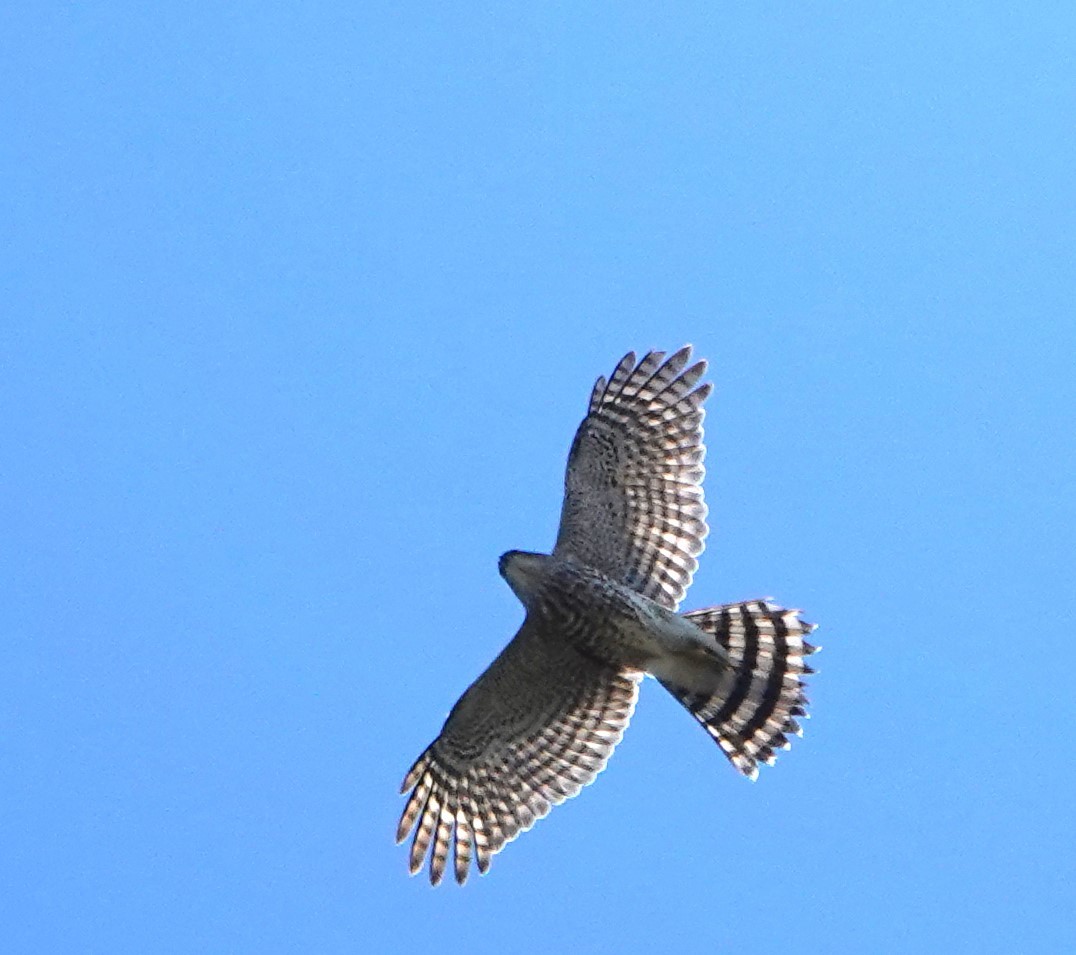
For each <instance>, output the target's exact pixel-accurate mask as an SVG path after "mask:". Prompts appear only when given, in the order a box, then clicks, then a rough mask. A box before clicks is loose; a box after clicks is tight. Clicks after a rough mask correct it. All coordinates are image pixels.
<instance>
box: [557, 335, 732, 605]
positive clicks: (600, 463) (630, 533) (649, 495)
mask: <svg viewBox="0 0 1076 955" xmlns="http://www.w3.org/2000/svg"><path fill="white" fill-rule="evenodd" d="M690 358H691V346H690V345H685V346H684V347H683V348H681V349H680V350H679V351H677V352H675V353H674V354H673V355H671V356H670V357H669V359H668V360H667V361H663V359H665V353H664V352H650V353H649V354H648V355H646V356H644V357H643V359H642V361H640V362H639V363H638V364H636V362H635V353H634V352H629V353H628V354H627V355H625V356H624V358H623V359H622V360H621V362H620V364H619V365H617V367H616V370H615V371H614V372H613V375H612V377H611V378H610V379H609V381H608V382H607V381H606V380H605V379H604V378H599V379H598V381H597V383H596V384H595V385H594V391H593V393H592V394H591V396H590V410H589V412H588V414H587V416H586V418H584V419H583V423H582V424H580V426H579V430H578V431H577V432H576V435H575V441H574V442H573V443H572V450H571V452H570V454H569V456H568V471H567V474H566V475H565V479H564V508H563V511H562V513H561V520H560V531H559V533H558V535H557V545H556V548H555V549H554V551H553V553H554V554H555V555H557V556H564V555H566V554H571V555H574V556H575V557H577V558H578V559H579V560H580V561H581V562H582V563H584V564H586V565H588V566H590V567H594V568H595V569H597V570H600V571H602V572H603V573H604V574H606V575H608V576H609V577H611V578H612V579H613V580H615V581H617V582H619V583H622V584H625V585H626V586H628V587H631V588H632V589H633V590H636V591H638V592H639V593H641V594H643V595H644V596H646V597H649V598H650V599H651V600H655V601H657V602H658V603H659V604H662V605H663V606H665V607H668V608H669V609H671V610H675V609H676V608H677V607H678V606H679V604H680V601H681V600H683V598H684V594H685V593H686V592H687V588H688V586H689V585H690V583H691V578H692V576H693V575H694V573H695V569H696V568H697V567H698V561H697V560H695V558H696V557H697V556H698V555H699V554H700V553H702V549H703V540H704V539H705V537H706V534H707V530H708V528H707V526H706V505H705V503H704V502H703V495H702V478H703V474H704V473H705V472H704V468H703V465H702V460H703V456H704V454H705V453H706V449H705V447H704V446H703V443H702V418H703V410H702V403H703V402H704V401H705V400H706V397H707V395H709V394H710V388H711V386H710V385H709V384H705V385H702V386H699V387H696V386H697V385H698V383H699V379H700V378H702V376H703V374H704V373H705V372H706V362H704V361H699V362H696V363H695V364H693V365H691V366H690V367H686V366H687V364H688V361H689V360H690Z"/></svg>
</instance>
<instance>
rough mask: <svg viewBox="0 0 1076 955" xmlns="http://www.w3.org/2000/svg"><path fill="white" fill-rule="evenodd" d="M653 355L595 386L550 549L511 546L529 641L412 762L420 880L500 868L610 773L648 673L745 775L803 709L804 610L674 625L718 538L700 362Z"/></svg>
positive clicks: (722, 614)
mask: <svg viewBox="0 0 1076 955" xmlns="http://www.w3.org/2000/svg"><path fill="white" fill-rule="evenodd" d="M689 357H690V347H685V348H682V349H680V351H678V352H676V353H675V354H674V355H672V356H671V357H669V359H668V360H667V361H666V360H664V359H665V355H664V353H661V352H652V353H650V354H648V355H646V356H645V357H644V358H643V359H642V361H640V362H639V363H638V364H636V362H635V356H634V354H629V355H627V356H625V358H624V359H623V360H622V361H621V362H620V364H619V365H618V366H617V368H616V370H615V371H614V372H613V375H612V376H611V377H610V379H609V381H608V382H607V381H606V380H605V379H604V378H600V379H598V382H597V384H596V385H595V387H594V391H593V393H592V395H591V400H590V408H589V412H588V414H587V417H586V418H585V419H584V420H583V423H582V424H581V425H580V426H579V430H578V432H577V434H576V437H575V441H574V442H573V444H572V449H571V452H570V454H569V458H568V470H567V475H566V478H565V500H564V509H563V513H562V517H561V525H560V532H559V534H558V536H557V543H556V546H555V548H554V550H553V553H552V554H551V555H545V554H531V553H525V552H521V551H510V552H509V553H507V554H505V555H504V556H503V557H502V558H501V564H500V569H501V574H502V575H503V576H504V577H505V579H506V580H507V581H508V583H509V585H510V586H511V587H512V590H513V591H514V592H515V594H516V595H517V596H518V597H519V599H520V600H521V601H522V603H523V605H524V606H525V607H526V610H527V616H526V619H525V620H524V622H523V626H522V627H521V628H520V630H519V633H517V634H516V636H515V638H514V639H513V640H512V641H511V642H510V643H509V644H508V646H507V647H505V649H504V650H503V651H502V652H501V654H500V656H498V657H497V659H496V660H494V662H493V663H492V664H491V665H490V667H489V669H487V670H486V672H485V673H483V674H482V676H480V677H479V678H478V680H476V681H475V683H474V684H473V685H472V686H471V687H470V689H468V690H467V692H466V693H465V694H464V695H463V696H462V697H461V698H460V700H459V702H458V703H457V704H456V706H455V707H454V708H453V710H452V712H451V713H450V714H449V717H448V720H447V721H446V722H445V725H444V728H443V729H442V731H441V735H440V736H439V737H438V738H437V739H436V740H435V741H434V742H433V744H431V746H430V747H429V748H428V749H427V750H426V752H425V753H423V754H422V756H421V757H419V759H418V761H417V762H416V763H415V765H414V766H413V767H412V768H411V771H410V772H409V773H408V774H407V778H406V779H405V780H404V785H403V789H404V791H405V792H406V791H408V790H411V791H412V792H411V796H410V798H409V800H408V803H407V806H406V808H405V809H404V813H403V817H402V818H401V820H400V826H399V830H398V838H399V839H401V840H402V839H403V838H404V837H406V835H407V833H408V832H410V831H411V830H412V829H413V828H415V827H416V825H417V829H416V832H415V839H414V842H413V844H412V849H411V871H412V872H416V871H418V869H419V868H420V867H421V866H422V862H423V860H424V858H425V856H426V853H427V851H428V850H429V848H430V845H431V843H432V847H433V848H432V851H431V855H430V878H431V881H433V882H434V883H435V884H436V883H437V882H439V881H440V879H441V876H442V874H443V872H444V868H445V864H446V862H447V858H448V852H449V847H450V845H451V846H453V847H454V850H455V855H454V862H455V872H456V878H457V880H458V881H459V882H463V881H464V880H465V879H466V877H467V873H468V870H469V867H470V862H471V856H472V851H473V853H474V854H475V855H476V856H477V862H478V866H479V869H480V870H482V871H485V870H486V868H487V867H488V865H489V859H490V856H491V855H492V854H493V853H495V852H497V851H499V850H500V849H501V848H502V847H503V846H504V845H505V843H507V842H508V841H509V840H510V839H512V838H514V837H515V836H516V835H517V834H518V833H519V832H521V831H523V830H525V829H528V828H529V827H530V826H531V825H532V824H533V823H534V821H535V819H537V818H539V817H540V816H543V815H545V813H546V812H548V811H549V808H550V806H551V805H552V804H554V803H557V802H561V801H562V800H564V799H565V798H567V797H569V796H573V795H575V793H577V792H578V791H579V789H580V788H581V787H582V786H584V785H586V784H587V783H589V782H590V781H591V780H592V779H593V778H594V776H595V775H596V774H597V773H598V772H599V771H600V770H601V769H602V768H603V767H604V765H605V762H606V760H607V759H608V758H609V755H610V754H611V753H612V751H613V748H614V747H615V746H616V744H617V743H618V742H619V740H620V737H621V735H622V733H623V731H624V728H625V727H626V726H627V724H628V721H629V720H630V718H631V715H632V711H633V710H634V707H635V700H636V695H637V685H638V682H639V680H640V679H641V677H642V675H643V674H644V673H649V674H651V675H652V676H655V677H656V678H657V679H659V680H660V681H661V683H662V685H663V686H665V687H666V689H668V690H669V691H670V692H671V693H672V694H673V695H674V696H675V697H676V698H677V699H678V700H680V702H681V703H682V704H683V705H684V706H685V707H686V708H687V709H688V710H689V711H690V712H691V713H692V714H693V715H694V716H695V718H696V719H697V720H698V721H699V722H700V723H701V724H702V725H703V727H704V728H705V729H706V730H707V732H709V733H710V735H711V736H713V737H714V739H715V740H716V741H717V742H718V744H719V745H720V746H721V748H722V750H723V751H724V752H725V754H726V755H727V756H728V757H729V759H730V760H731V761H732V762H733V765H735V766H736V768H737V769H738V770H740V772H742V773H744V774H745V775H749V776H752V777H753V776H754V775H755V774H756V772H757V768H756V767H757V762H758V761H759V760H762V761H766V762H772V761H773V750H774V748H775V747H779V746H787V738H786V736H785V735H784V734H785V733H786V732H798V729H799V728H798V726H797V724H796V721H795V716H797V715H804V706H805V704H806V698H805V697H804V695H803V688H802V682H801V679H800V676H801V675H802V674H803V673H805V672H809V668H808V667H807V666H806V665H805V664H804V662H803V657H804V656H805V655H806V654H808V653H811V652H813V650H814V648H813V647H811V645H810V644H808V643H807V642H806V641H805V640H804V639H803V635H804V634H805V633H807V632H809V631H810V629H812V628H811V626H810V625H809V624H805V623H803V621H801V620H800V619H799V617H798V611H788V610H782V609H781V608H779V607H776V606H774V605H772V604H769V603H765V602H761V601H755V602H751V603H746V604H731V605H727V606H722V607H713V608H710V609H708V610H701V611H695V612H694V613H690V614H683V615H681V614H678V613H677V612H676V611H677V608H678V606H679V603H680V601H681V599H682V598H683V596H684V594H685V592H686V590H687V587H688V586H689V584H690V583H691V578H692V576H693V574H694V572H695V569H696V567H697V566H698V563H697V561H696V559H695V558H696V557H697V555H698V554H699V553H701V551H702V549H703V540H704V538H705V537H706V533H707V526H706V505H705V504H704V502H703V495H702V486H701V485H702V478H703V474H704V470H703V467H702V459H703V455H704V453H705V451H704V448H703V444H702V417H703V412H702V403H703V401H704V400H705V398H706V397H707V395H708V394H709V392H710V386H709V385H702V386H699V385H698V382H699V380H700V378H701V377H702V375H703V373H704V372H705V369H706V363H705V362H697V363H696V364H694V365H692V366H691V367H686V366H687V363H688V359H689Z"/></svg>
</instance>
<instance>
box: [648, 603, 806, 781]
mask: <svg viewBox="0 0 1076 955" xmlns="http://www.w3.org/2000/svg"><path fill="white" fill-rule="evenodd" d="M684 617H685V618H687V619H688V620H690V621H691V622H692V623H693V624H695V626H697V627H699V628H700V629H701V630H703V631H705V632H706V633H709V634H712V635H713V636H714V637H716V638H717V641H718V643H720V644H721V646H722V647H724V648H725V650H726V651H727V652H728V655H729V658H730V660H731V663H732V667H731V669H730V670H729V673H728V678H727V679H726V680H723V681H722V685H721V687H720V689H718V690H717V691H716V692H715V693H714V694H712V695H707V694H699V693H695V692H692V691H690V690H686V689H684V688H683V687H679V686H676V685H675V684H671V683H667V682H665V681H664V680H663V681H662V685H663V686H664V687H665V689H667V690H668V691H669V692H670V693H671V694H672V695H673V696H675V697H676V698H677V699H678V700H679V701H680V702H681V703H682V704H683V705H684V707H686V709H687V710H688V711H689V712H690V713H691V715H692V716H694V717H695V719H697V720H698V721H699V723H700V724H702V727H703V729H705V730H706V732H707V733H709V734H710V735H711V736H712V737H713V738H714V739H715V740H716V741H717V744H718V745H719V746H720V747H721V749H722V751H723V752H724V753H725V755H726V756H727V757H728V758H729V759H730V760H731V761H732V765H733V766H735V767H736V768H737V769H738V770H739V771H740V772H741V773H743V774H744V775H745V776H749V777H750V778H751V779H754V778H755V777H756V776H758V763H759V762H760V761H761V762H763V763H768V764H772V763H773V761H774V759H775V754H774V750H775V749H788V747H789V742H788V737H787V736H786V735H785V734H786V733H795V734H796V735H797V736H802V735H803V733H802V731H801V730H800V727H799V724H798V723H797V722H796V717H797V716H802V717H806V716H807V702H808V701H807V697H806V696H805V695H804V692H803V691H804V683H803V680H802V677H803V675H804V674H807V673H813V672H814V671H813V670H812V669H811V668H810V667H809V666H807V664H806V663H805V662H804V657H806V656H808V655H810V654H812V653H814V652H815V651H816V650H819V649H821V648H820V647H816V646H812V645H811V644H810V643H808V642H807V641H806V640H804V639H803V638H804V636H805V635H806V634H808V633H810V632H811V631H812V630H814V629H815V626H814V624H810V623H806V622H804V621H803V620H801V619H800V618H799V611H798V610H785V609H784V608H782V607H778V606H776V605H775V604H772V603H770V602H769V601H766V600H752V601H749V602H747V603H739V604H725V605H723V606H720V607H708V608H707V609H706V610H694V611H692V612H691V613H686V614H684Z"/></svg>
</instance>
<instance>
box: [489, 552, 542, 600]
mask: <svg viewBox="0 0 1076 955" xmlns="http://www.w3.org/2000/svg"><path fill="white" fill-rule="evenodd" d="M547 560H549V555H548V554H532V553H531V552H530V551H526V550H510V551H508V552H507V553H506V554H501V559H500V561H499V562H498V564H497V567H498V569H499V570H500V572H501V576H502V577H503V578H504V579H505V580H507V581H508V586H509V587H511V588H512V592H513V593H514V594H515V595H516V596H517V597H518V598H519V599H520V600H521V601H522V602H523V605H524V606H529V605H530V603H531V600H532V599H533V598H534V597H535V596H537V594H538V591H539V590H540V589H541V584H542V579H543V578H544V577H545V563H546V561H547Z"/></svg>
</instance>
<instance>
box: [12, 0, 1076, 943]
mask: <svg viewBox="0 0 1076 955" xmlns="http://www.w3.org/2000/svg"><path fill="white" fill-rule="evenodd" d="M0 20H2V24H3V29H2V36H3V48H4V49H3V56H2V57H0V109H2V118H3V129H4V134H3V136H2V138H0V182H2V186H0V250H2V261H0V289H2V302H0V312H2V314H0V408H2V409H3V412H2V415H0V563H2V567H0V833H2V835H0V843H2V847H0V934H2V936H3V938H4V944H3V947H4V951H5V952H13V953H16V952H17V953H24V952H26V953H30V952H33V953H37V952H65V953H66V952H78V953H102V955H117V953H127V952H131V953H146V952H153V953H157V952H160V953H173V952H175V953H203V952H214V953H215V952H221V953H234V952H252V953H276V952H303V953H307V952H319V953H320V952H327V953H328V952H371V953H382V952H386V953H395V952H408V953H418V952H429V951H446V952H450V951H467V952H471V953H486V952H491V953H504V952H512V953H518V955H529V953H538V952H549V951H565V952H581V953H588V955H589V953H600V952H618V953H629V955H630V953H635V952H639V953H653V952H657V951H661V950H663V947H666V946H683V947H685V948H686V949H690V950H691V951H705V952H708V953H709V952H712V953H721V952H735V953H737V955H742V953H770V952H779V951H780V952H785V951H790V950H795V951H797V952H819V953H831V952H832V953H844V952H849V953H862V952H888V951H892V952H897V951H899V952H939V951H968V952H971V951H975V952H978V953H982V952H1006V953H1008V952H1014V951H1019V952H1021V953H1026V952H1050V953H1056V952H1060V951H1062V950H1065V949H1066V948H1068V947H1069V946H1071V945H1073V938H1074V927H1073V919H1074V915H1073V912H1074V909H1076V889H1074V888H1073V886H1074V885H1076V863H1074V858H1076V852H1074V847H1076V825H1074V812H1073V808H1072V799H1073V792H1074V791H1076V770H1074V768H1073V765H1074V764H1073V759H1072V742H1071V739H1070V737H1071V734H1072V728H1071V724H1072V714H1073V709H1074V703H1076V694H1074V692H1073V681H1072V677H1071V673H1070V669H1071V657H1072V651H1071V648H1072V645H1073V643H1072V639H1073V638H1072V618H1073V607H1074V605H1076V588H1074V584H1073V557H1074V553H1073V552H1074V537H1076V534H1074V530H1076V491H1074V478H1073V473H1074V469H1076V442H1074V428H1073V419H1074V413H1076V388H1074V385H1073V367H1074V361H1076V309H1074V305H1076V301H1074V300H1076V253H1074V249H1076V236H1074V222H1076V189H1074V186H1073V170H1074V169H1076V64H1074V51H1076V12H1074V11H1073V7H1072V5H1071V4H1070V3H1060V2H1041V3H1036V4H1033V5H1013V4H1009V3H993V2H982V0H978V2H966V3H953V4H946V5H944V9H942V8H939V5H937V4H926V3H879V4H848V3H842V4H817V3H803V2H798V3H784V2H780V3H758V2H755V3H741V4H727V3H715V2H713V0H710V2H699V3H686V4H673V5H664V6H661V5H654V4H650V3H587V4H580V3H561V2H556V3H541V4H534V3H527V4H518V3H497V4H438V5H433V6H432V7H431V5H422V6H421V7H409V6H408V5H400V4H398V3H339V4H333V3H327V4H315V5H310V4H304V3H272V2H271V3H265V2H259V3H251V2H238V3H231V4H224V5H222V4H216V3H213V4H210V3H183V4H179V3H153V4H145V3H119V2H117V3H80V4H71V3H65V4H58V3H44V2H25V0H17V2H11V3H8V4H6V5H5V11H4V13H3V14H2V17H0ZM686 341H690V342H694V343H695V345H696V347H697V349H698V350H699V352H700V353H701V354H702V355H704V356H706V357H708V358H709V359H710V360H711V362H712V365H711V368H712V373H711V378H712V380H713V381H714V383H715V386H716V388H715V393H714V396H713V398H712V399H711V401H710V403H709V415H708V418H707V436H708V444H709V449H710V451H709V456H708V459H707V463H708V465H709V475H708V480H707V494H708V501H709V504H710V508H711V519H712V525H713V531H712V534H711V537H710V540H709V545H710V546H709V548H708V550H707V551H706V553H705V555H704V559H703V563H702V568H701V571H700V573H699V574H698V576H697V577H696V582H695V585H694V588H693V590H692V593H691V594H690V596H689V599H688V606H690V607H698V606H705V605H708V604H712V603H718V602H723V601H730V600H736V599H746V598H750V597H758V596H764V595H773V596H775V597H776V598H777V599H778V600H780V601H782V602H785V603H788V604H791V605H793V606H799V607H802V608H804V610H805V614H806V616H807V617H808V619H811V620H815V621H818V622H819V623H820V624H821V629H820V631H819V632H818V638H819V640H820V642H822V643H823V644H824V645H825V652H824V653H823V654H822V656H821V657H820V658H818V662H819V666H820V667H821V669H822V672H821V674H820V675H819V676H818V677H817V678H816V679H815V680H814V684H813V693H812V698H813V701H814V707H813V711H814V719H813V720H811V721H810V722H809V724H808V725H807V732H806V736H805V738H804V739H803V740H802V741H800V742H797V744H796V745H795V746H794V747H793V749H792V751H791V752H790V753H787V754H784V755H783V756H782V758H781V759H780V760H779V761H778V764H777V766H776V767H774V768H772V769H765V768H764V769H763V771H762V774H761V778H760V779H759V781H758V782H757V783H756V784H753V785H752V784H750V783H748V782H746V781H744V780H742V779H740V778H738V777H737V776H736V774H735V773H734V772H733V771H732V769H731V768H730V767H729V766H728V764H727V763H726V762H725V760H724V759H723V757H722V756H721V754H720V752H719V751H718V749H717V747H716V746H714V745H713V743H712V742H710V741H709V740H708V739H707V738H706V736H705V735H704V734H703V733H702V732H701V731H700V730H699V729H698V728H697V727H696V726H695V725H694V723H693V721H692V720H691V719H690V717H688V716H687V714H685V713H684V712H682V711H680V710H679V709H678V707H677V706H676V704H675V703H674V702H673V701H672V700H671V699H670V698H667V697H666V696H665V695H664V694H663V692H662V691H661V690H660V688H659V687H658V686H657V685H656V684H653V683H648V684H647V685H646V686H644V688H643V694H642V700H641V702H640V705H639V708H638V710H637V713H636V718H635V720H634V722H633V725H632V727H631V729H630V731H629V732H628V734H627V736H626V738H625V740H624V743H623V744H622V746H621V748H620V749H619V750H618V752H617V753H616V755H615V756H614V758H613V760H612V762H611V763H610V766H609V769H608V770H607V771H606V772H605V773H604V774H603V775H602V776H601V777H600V778H599V780H598V781H597V783H596V784H595V785H594V786H592V787H590V788H589V789H587V790H586V791H585V792H584V793H583V794H582V795H581V796H580V797H579V798H578V799H576V800H573V801H572V802H570V803H568V804H567V805H565V806H563V807H560V808H558V809H556V810H554V812H553V813H552V814H551V815H550V816H549V817H548V818H547V819H545V820H544V821H542V822H541V823H539V824H538V826H537V828H536V829H535V830H534V831H532V832H531V833H528V834H527V835H525V836H523V837H522V838H521V839H519V840H518V841H517V842H515V843H513V844H512V845H511V846H509V847H508V849H507V850H506V851H505V852H504V853H502V854H501V855H500V856H498V857H497V858H496V859H495V860H494V864H493V868H492V871H491V873H490V875H489V876H487V877H485V878H482V879H478V880H473V881H472V882H471V883H469V884H468V885H467V887H466V888H465V889H464V890H463V891H460V890H459V889H457V888H456V887H455V886H454V885H447V884H446V885H444V886H442V887H441V888H440V889H438V890H436V891H434V890H432V889H430V888H429V886H428V884H427V883H426V882H425V880H424V879H409V878H408V876H407V874H406V858H405V856H406V853H405V851H404V850H403V849H401V848H397V847H396V846H394V844H393V841H392V835H393V830H394V827H395V824H396V819H397V816H398V813H399V811H400V808H401V799H400V797H399V796H398V794H397V787H398V785H399V782H400V779H401V777H402V775H403V773H404V771H405V770H406V769H407V767H408V766H409V765H410V763H411V760H412V759H413V758H414V757H415V756H416V755H417V754H418V752H419V751H420V750H421V749H422V747H424V746H425V745H426V744H427V743H428V742H429V740H430V739H431V738H432V737H433V736H434V735H436V733H437V732H438V730H439V728H440V725H441V722H442V720H443V719H444V716H445V714H446V713H447V711H448V709H449V708H450V706H451V705H452V703H453V702H454V701H455V700H456V698H457V696H458V695H459V693H460V692H461V691H462V690H463V689H464V688H465V687H466V686H467V684H468V683H469V682H470V681H471V680H472V679H473V678H474V677H475V676H476V675H477V674H478V673H479V672H480V671H481V670H482V668H483V667H484V666H485V665H486V664H487V663H488V662H489V661H490V660H491V659H492V657H493V656H494V654H495V653H496V652H497V650H498V649H499V648H500V647H501V646H502V645H503V644H504V643H505V642H506V641H507V640H508V639H509V637H510V636H511V635H512V634H513V633H514V631H515V628H516V627H517V625H518V623H519V621H520V619H521V617H522V612H521V608H520V607H519V605H518V604H517V603H516V602H515V599H514V598H513V596H512V595H511V593H510V592H509V590H508V588H507V587H506V586H505V585H504V583H503V582H502V581H501V580H500V578H499V577H498V576H497V571H496V561H497V557H498V555H499V554H500V553H501V552H502V551H504V550H507V549H509V548H514V547H519V548H528V549H547V548H548V547H549V546H550V545H551V543H552V540H553V535H554V531H555V527H556V523H557V520H558V515H559V507H560V484H561V479H562V469H563V464H564V458H565V454H566V452H567V449H568V445H569V443H570V440H571V437H572V433H573V431H574V429H575V427H576V425H577V423H578V421H579V419H580V417H581V415H582V413H583V411H584V408H585V405H586V397H587V394H588V392H589V389H590V386H591V384H592V382H593V380H594V378H595V377H596V376H597V375H598V374H601V373H605V372H607V371H609V370H610V369H611V368H612V366H613V364H614V363H615V362H616V360H617V359H618V358H619V357H620V356H621V355H622V354H623V353H624V352H625V351H627V350H628V349H630V348H634V349H646V348H650V347H663V348H674V347H677V346H679V345H680V344H682V343H684V342H686Z"/></svg>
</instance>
